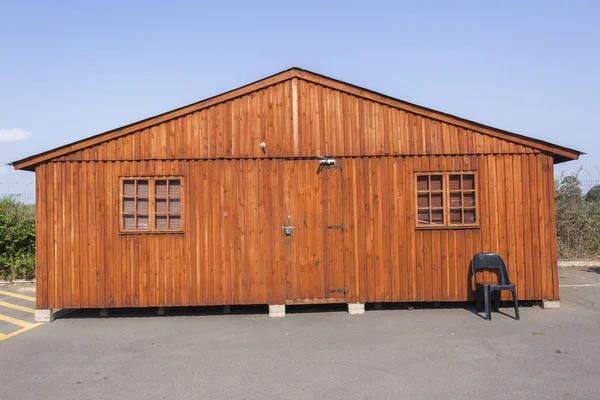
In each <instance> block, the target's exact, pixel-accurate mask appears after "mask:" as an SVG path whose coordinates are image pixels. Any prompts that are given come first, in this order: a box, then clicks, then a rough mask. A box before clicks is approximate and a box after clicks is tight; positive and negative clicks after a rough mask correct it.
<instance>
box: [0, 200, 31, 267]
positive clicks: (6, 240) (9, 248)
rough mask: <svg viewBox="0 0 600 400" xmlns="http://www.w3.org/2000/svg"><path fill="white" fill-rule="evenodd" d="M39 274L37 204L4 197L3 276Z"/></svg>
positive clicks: (0, 228) (0, 224)
mask: <svg viewBox="0 0 600 400" xmlns="http://www.w3.org/2000/svg"><path fill="white" fill-rule="evenodd" d="M34 276H35V206H28V205H25V204H23V203H20V202H18V201H17V200H16V199H15V198H13V197H5V198H2V199H0V278H2V279H31V278H33V277H34Z"/></svg>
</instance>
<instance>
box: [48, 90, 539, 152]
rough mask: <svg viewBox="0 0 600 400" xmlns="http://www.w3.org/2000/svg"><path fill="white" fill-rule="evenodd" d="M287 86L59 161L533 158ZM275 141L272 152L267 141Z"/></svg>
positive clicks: (353, 101)
mask: <svg viewBox="0 0 600 400" xmlns="http://www.w3.org/2000/svg"><path fill="white" fill-rule="evenodd" d="M297 92H298V120H299V121H298V124H299V132H300V133H299V135H298V136H297V138H296V140H294V137H293V132H294V129H293V127H292V125H293V107H292V103H293V98H292V96H293V93H294V91H293V90H292V82H291V81H286V82H282V83H279V84H277V85H274V86H271V87H268V88H266V89H263V90H261V91H258V92H254V93H251V94H249V95H245V96H242V97H239V98H236V99H233V100H230V101H227V102H225V103H221V104H218V105H215V106H212V107H209V108H207V109H203V110H200V111H197V112H194V113H192V114H188V115H186V116H183V117H179V118H176V119H173V120H170V121H167V122H164V123H161V124H159V125H156V126H153V127H151V128H147V129H143V130H141V131H138V132H135V133H132V134H129V135H126V136H123V137H120V138H118V139H115V140H111V141H109V142H106V143H102V144H99V145H96V146H93V147H91V148H88V149H85V150H81V151H77V152H74V153H71V154H69V155H66V156H63V157H60V158H58V159H57V160H58V161H82V160H83V161H85V160H92V161H93V160H102V161H107V160H117V161H119V160H129V161H132V160H173V159H179V160H184V159H186V160H192V159H217V158H228V159H229V158H230V159H236V158H273V157H276V158H290V157H314V156H317V155H321V156H322V155H327V156H337V157H343V156H385V155H458V154H468V155H472V154H498V153H502V154H521V153H523V154H530V153H535V152H539V151H537V150H534V149H532V148H530V147H526V146H523V145H521V144H517V143H513V142H509V141H506V140H502V139H499V138H496V137H491V136H488V135H485V134H481V133H478V132H475V131H472V130H469V129H464V128H461V127H457V126H454V125H451V124H448V123H445V122H440V121H436V120H434V119H431V118H426V117H422V116H419V115H416V114H413V113H410V112H406V111H403V110H401V109H397V108H393V107H390V106H387V105H383V104H380V103H377V102H373V101H369V100H365V99H363V98H360V97H357V96H353V95H350V94H347V93H343V92H340V91H336V90H333V89H329V88H326V87H324V86H320V85H316V84H314V83H310V82H307V81H304V80H302V79H298V80H297ZM261 142H265V143H266V144H267V147H266V150H265V151H264V152H263V150H262V149H261V148H260V143H261Z"/></svg>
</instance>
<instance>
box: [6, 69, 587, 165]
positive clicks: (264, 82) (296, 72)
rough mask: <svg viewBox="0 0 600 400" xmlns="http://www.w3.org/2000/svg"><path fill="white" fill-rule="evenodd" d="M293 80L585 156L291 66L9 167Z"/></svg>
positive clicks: (563, 154) (557, 155)
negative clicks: (300, 80)
mask: <svg viewBox="0 0 600 400" xmlns="http://www.w3.org/2000/svg"><path fill="white" fill-rule="evenodd" d="M292 78H298V79H303V80H306V81H308V82H312V83H315V84H318V85H321V86H325V87H328V88H331V89H334V90H338V91H341V92H344V93H348V94H351V95H354V96H357V97H361V98H364V99H368V100H371V101H374V102H377V103H381V104H385V105H388V106H391V107H395V108H399V109H402V110H404V111H408V112H411V113H414V114H417V115H421V116H424V117H427V118H431V119H435V120H438V121H442V122H446V123H450V124H453V125H456V126H459V127H462V128H466V129H470V130H473V131H477V132H480V133H483V134H486V135H490V136H493V137H497V138H499V139H504V140H508V141H511V142H514V143H518V144H522V145H525V146H529V147H531V148H534V149H538V150H540V151H544V152H547V153H550V154H552V155H553V156H554V161H555V163H560V162H564V161H569V160H576V159H578V158H579V156H580V155H582V154H585V153H583V152H581V151H578V150H574V149H570V148H567V147H563V146H559V145H556V144H552V143H549V142H546V141H543V140H539V139H534V138H530V137H527V136H523V135H519V134H516V133H513V132H508V131H505V130H502V129H498V128H494V127H491V126H487V125H484V124H480V123H478V122H474V121H470V120H467V119H464V118H460V117H457V116H454V115H451V114H447V113H444V112H441V111H436V110H432V109H430V108H426V107H422V106H418V105H416V104H412V103H409V102H406V101H404V100H399V99H396V98H394V97H391V96H387V95H384V94H381V93H377V92H375V91H372V90H368V89H365V88H362V87H360V86H356V85H352V84H350V83H346V82H343V81H340V80H337V79H333V78H329V77H327V76H324V75H320V74H317V73H314V72H311V71H308V70H305V69H302V68H298V67H292V68H289V69H287V70H285V71H282V72H279V73H277V74H275V75H271V76H269V77H266V78H264V79H261V80H258V81H256V82H253V83H250V84H248V85H245V86H242V87H239V88H237V89H233V90H230V91H228V92H225V93H222V94H219V95H216V96H213V97H210V98H207V99H204V100H201V101H198V102H196V103H192V104H189V105H187V106H183V107H180V108H176V109H174V110H171V111H168V112H165V113H162V114H159V115H156V116H153V117H150V118H146V119H143V120H141V121H137V122H134V123H131V124H129V125H125V126H122V127H120V128H116V129H113V130H110V131H107V132H103V133H100V134H98V135H94V136H91V137H89V138H85V139H82V140H78V141H76V142H73V143H69V144H66V145H64V146H60V147H57V148H55V149H51V150H48V151H45V152H42V153H39V154H35V155H32V156H29V157H26V158H23V159H21V160H17V161H13V162H12V163H10V164H9V165H11V166H13V167H14V168H15V169H17V170H19V169H22V170H29V171H33V170H34V168H35V166H36V165H38V164H41V163H43V162H46V161H49V160H52V159H54V158H57V157H61V156H64V155H66V154H69V153H72V152H75V151H79V150H82V149H85V148H87V147H91V146H95V145H97V144H99V143H103V142H106V141H109V140H113V139H115V138H118V137H120V136H124V135H127V134H130V133H133V132H136V131H139V130H142V129H145V128H148V127H150V126H154V125H157V124H160V123H162V122H165V121H168V120H171V119H175V118H178V117H181V116H183V115H186V114H190V113H193V112H196V111H199V110H201V109H204V108H208V107H211V106H214V105H216V104H219V103H222V102H225V101H228V100H232V99H234V98H236V97H240V96H243V95H246V94H249V93H252V92H255V91H258V90H262V89H264V88H266V87H269V86H272V85H275V84H278V83H280V82H283V81H286V80H290V79H292Z"/></svg>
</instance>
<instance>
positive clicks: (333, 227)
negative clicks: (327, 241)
mask: <svg viewBox="0 0 600 400" xmlns="http://www.w3.org/2000/svg"><path fill="white" fill-rule="evenodd" d="M326 228H327V229H341V230H342V232H343V231H344V224H342V225H327V226H326Z"/></svg>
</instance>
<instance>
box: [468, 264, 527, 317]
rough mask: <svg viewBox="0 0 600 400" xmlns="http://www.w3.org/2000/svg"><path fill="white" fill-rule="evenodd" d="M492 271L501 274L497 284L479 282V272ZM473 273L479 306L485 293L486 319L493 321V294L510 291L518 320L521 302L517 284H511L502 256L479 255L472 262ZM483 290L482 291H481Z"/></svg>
mask: <svg viewBox="0 0 600 400" xmlns="http://www.w3.org/2000/svg"><path fill="white" fill-rule="evenodd" d="M484 270H492V271H498V272H499V279H498V281H496V282H481V281H478V280H477V271H484ZM471 272H472V273H473V281H474V282H475V288H476V292H477V305H479V300H480V293H481V292H482V291H483V301H484V303H485V319H486V320H488V321H491V320H492V315H491V302H492V294H493V293H494V292H498V297H500V292H501V291H502V290H510V291H511V292H512V295H513V301H514V303H515V315H516V318H517V319H520V317H519V302H518V301H517V291H516V289H515V284H514V283H511V282H510V279H508V271H507V269H506V264H504V260H503V259H502V257H500V255H498V254H496V253H477V254H475V256H474V257H473V260H471ZM480 289H481V290H480Z"/></svg>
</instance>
